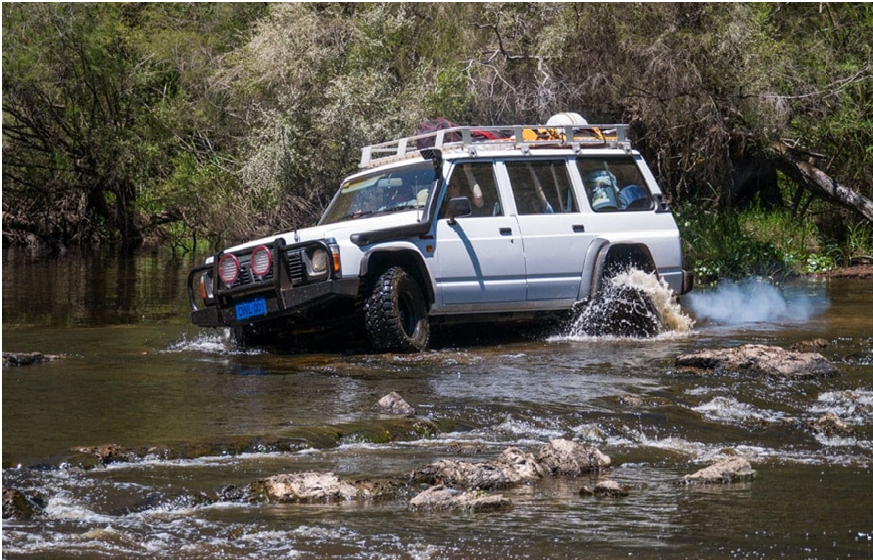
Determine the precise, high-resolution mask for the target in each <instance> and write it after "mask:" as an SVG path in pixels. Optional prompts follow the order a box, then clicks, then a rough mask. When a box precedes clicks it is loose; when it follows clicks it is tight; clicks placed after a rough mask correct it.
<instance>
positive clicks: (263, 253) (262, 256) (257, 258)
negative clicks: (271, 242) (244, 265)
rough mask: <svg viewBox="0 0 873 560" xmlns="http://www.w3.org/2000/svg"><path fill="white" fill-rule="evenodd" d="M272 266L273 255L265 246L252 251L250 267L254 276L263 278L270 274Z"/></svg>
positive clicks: (259, 246)
mask: <svg viewBox="0 0 873 560" xmlns="http://www.w3.org/2000/svg"><path fill="white" fill-rule="evenodd" d="M272 265H273V255H272V254H271V253H270V250H269V249H267V247H266V246H265V245H258V246H257V247H255V249H254V250H253V251H252V257H251V266H252V272H253V273H254V274H255V276H264V275H265V274H267V273H268V272H270V267H271V266H272Z"/></svg>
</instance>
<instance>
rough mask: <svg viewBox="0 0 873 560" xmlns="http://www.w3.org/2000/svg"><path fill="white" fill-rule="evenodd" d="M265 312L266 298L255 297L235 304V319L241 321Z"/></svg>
mask: <svg viewBox="0 0 873 560" xmlns="http://www.w3.org/2000/svg"><path fill="white" fill-rule="evenodd" d="M266 314H267V300H266V299H264V298H256V299H253V300H249V301H244V302H242V303H238V304H236V320H237V321H243V320H245V319H248V318H250V317H257V316H258V315H266Z"/></svg>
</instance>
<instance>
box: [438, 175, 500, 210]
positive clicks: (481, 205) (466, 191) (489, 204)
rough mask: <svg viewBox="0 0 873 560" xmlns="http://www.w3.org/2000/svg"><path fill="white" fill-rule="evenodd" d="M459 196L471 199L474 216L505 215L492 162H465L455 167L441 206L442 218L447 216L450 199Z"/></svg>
mask: <svg viewBox="0 0 873 560" xmlns="http://www.w3.org/2000/svg"><path fill="white" fill-rule="evenodd" d="M459 196H466V197H467V198H469V199H470V205H471V206H472V207H473V216H502V215H503V205H502V204H500V196H499V195H498V193H497V179H496V178H495V176H494V166H493V165H491V162H473V163H465V164H462V165H458V166H456V167H455V168H454V170H453V171H452V176H451V177H450V178H449V186H448V189H447V191H446V196H445V197H444V198H443V203H442V206H441V207H440V211H439V217H440V218H444V217H445V215H446V207H447V206H448V202H449V200H450V199H452V198H457V197H459Z"/></svg>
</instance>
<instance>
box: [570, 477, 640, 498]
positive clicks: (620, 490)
mask: <svg viewBox="0 0 873 560" xmlns="http://www.w3.org/2000/svg"><path fill="white" fill-rule="evenodd" d="M629 493H630V492H629V487H627V486H622V485H621V484H619V483H618V482H616V481H614V480H608V479H607V480H598V481H597V482H596V483H594V484H586V485H585V486H583V487H582V490H580V491H579V494H580V495H581V496H597V497H598V498H622V497H624V496H627V495H628V494H629Z"/></svg>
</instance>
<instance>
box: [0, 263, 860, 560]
mask: <svg viewBox="0 0 873 560" xmlns="http://www.w3.org/2000/svg"><path fill="white" fill-rule="evenodd" d="M191 264H192V263H191V261H186V260H184V259H172V258H170V257H167V256H148V255H142V256H138V257H135V258H116V257H106V256H103V257H98V256H94V257H79V256H68V257H64V258H61V259H41V260H35V261H31V260H28V259H26V258H24V257H23V256H22V255H16V254H10V253H4V256H3V336H2V343H3V350H4V351H5V352H10V351H14V352H29V351H39V352H43V353H46V354H60V355H64V356H65V358H64V359H62V360H59V361H53V362H49V363H43V364H37V365H33V366H27V367H19V368H8V367H7V368H3V372H2V375H3V487H4V489H16V490H18V491H21V492H24V493H28V494H33V495H36V496H38V497H39V499H41V500H43V502H44V503H43V505H44V506H45V507H44V511H42V512H41V513H40V514H38V515H36V516H34V517H33V518H31V519H27V520H19V519H4V521H3V539H2V546H3V557H4V558H7V557H8V558H58V557H81V558H427V559H430V558H433V559H436V558H580V557H600V558H628V557H638V558H869V557H873V474H871V467H873V285H871V282H870V281H869V280H821V279H819V280H816V279H804V280H798V281H794V282H792V283H789V284H784V285H778V286H774V285H772V284H769V283H761V282H749V283H744V284H740V285H734V286H723V287H722V288H721V289H719V290H715V289H709V290H700V291H698V292H696V293H695V294H694V297H693V298H686V300H685V301H683V302H682V303H683V305H682V309H681V311H682V312H683V313H685V314H687V315H688V316H689V318H691V319H693V320H694V321H695V325H694V327H693V328H692V329H691V330H689V331H686V332H682V329H678V330H673V331H670V332H667V333H664V334H663V335H661V336H659V337H658V338H657V339H654V340H645V341H641V340H622V339H597V338H585V337H571V336H566V335H564V334H562V333H560V332H556V333H552V334H551V335H549V336H546V337H541V338H531V337H530V336H527V335H521V334H520V335H518V336H513V335H512V333H505V334H504V335H501V336H500V337H495V338H493V339H490V340H487V341H484V342H481V343H476V344H471V343H465V340H467V339H457V340H454V341H449V342H448V343H445V344H443V345H441V346H440V347H438V348H435V349H434V350H433V351H430V352H427V353H424V354H421V355H415V356H397V355H360V354H358V355H347V356H344V355H337V354H305V355H301V354H297V355H295V354H282V353H280V352H275V351H273V352H266V351H257V350H241V349H239V348H236V347H234V346H233V345H232V344H231V343H230V342H229V341H228V340H227V338H226V334H225V333H224V332H223V331H211V330H200V329H197V328H194V327H192V326H190V324H189V321H188V312H187V303H186V301H185V293H184V292H185V290H184V278H185V275H186V274H187V270H188V269H189V267H190V266H191ZM726 310H727V311H726ZM731 310H733V312H731ZM568 332H570V331H568ZM338 336H341V333H340V334H339V335H338ZM811 339H824V340H826V341H827V342H828V346H827V347H825V348H823V349H822V350H821V353H822V354H823V355H824V356H825V357H827V358H829V359H830V360H832V361H833V362H834V363H835V365H836V366H837V368H838V369H839V370H840V372H841V375H839V376H838V377H833V378H827V379H815V380H804V381H784V380H775V379H766V378H750V377H748V376H744V375H718V376H699V375H691V374H689V373H683V372H680V371H677V370H676V369H675V368H674V366H673V364H674V361H675V358H676V356H677V355H679V354H682V353H685V352H688V351H693V350H696V349H700V348H716V347H725V346H735V345H738V344H743V343H750V342H751V343H760V344H771V345H777V346H781V347H785V348H788V347H789V346H790V345H792V344H794V343H797V342H800V341H805V340H811ZM391 391H396V392H397V393H399V394H400V395H401V396H402V397H403V398H404V399H405V400H406V401H408V402H409V403H410V404H411V405H412V406H413V407H414V408H415V409H416V418H417V419H420V420H427V421H430V422H432V423H433V424H432V425H435V426H437V427H438V428H439V432H438V433H437V435H436V436H434V437H420V436H415V435H414V434H412V435H407V436H406V437H401V438H393V439H392V440H391V441H388V442H379V441H377V440H378V438H373V437H372V434H373V433H376V432H378V431H379V429H381V428H380V427H382V426H387V425H388V424H390V423H391V422H394V421H396V420H397V419H396V418H392V417H388V416H386V415H383V414H381V413H380V412H379V410H378V409H377V407H376V402H377V401H378V400H379V398H380V397H382V396H384V395H386V394H387V393H389V392H391ZM828 413H831V414H833V415H835V416H836V417H837V418H838V419H839V420H840V421H841V422H843V423H844V424H845V426H846V427H845V428H844V429H841V430H838V431H835V432H828V433H825V432H822V433H819V432H816V431H814V430H811V429H810V428H809V427H808V424H810V423H812V422H814V421H816V420H817V419H819V418H821V417H822V416H823V415H825V414H828ZM325 434H328V435H329V437H328V436H326V435H325ZM555 438H568V439H573V440H575V441H578V442H582V443H587V444H591V445H595V446H597V447H598V448H599V449H601V451H603V452H604V453H606V454H607V455H609V456H610V457H611V458H612V462H613V467H612V468H611V469H610V470H609V471H608V472H607V473H604V474H602V475H601V476H608V477H609V478H611V479H613V480H615V481H616V482H619V483H621V484H624V485H628V486H629V487H630V488H631V492H630V495H629V496H627V497H624V498H617V499H597V498H589V497H583V496H581V495H580V494H579V490H580V489H581V488H582V487H583V486H584V485H585V484H588V483H590V482H591V481H592V479H590V478H589V477H583V478H549V479H545V480H543V481H540V482H537V483H535V484H531V485H525V486H521V487H517V488H512V489H509V490H502V491H500V493H502V494H503V495H504V496H505V497H507V498H508V499H510V500H511V502H512V508H511V509H510V510H509V511H504V512H499V513H457V512H456V513H439V514H422V513H414V512H412V511H410V509H409V508H408V500H409V499H410V498H411V497H412V496H414V495H415V494H416V493H417V492H418V491H419V490H421V488H418V487H413V486H410V487H409V488H408V491H407V492H405V493H403V492H402V493H401V494H400V495H399V496H398V497H397V499H394V500H388V501H382V502H375V503H355V502H348V503H341V504H328V505H323V504H322V505H300V504H296V505H295V504H281V505H267V504H259V503H258V504H253V503H248V502H244V501H240V500H235V499H232V498H230V497H228V496H229V494H228V493H227V492H226V490H227V489H228V487H237V488H242V487H245V485H247V484H248V483H250V482H252V481H254V480H257V479H260V478H264V477H267V476H271V475H274V474H279V473H298V472H309V471H317V472H328V471H330V472H334V473H336V474H337V475H338V476H340V477H341V478H345V479H350V480H356V479H362V478H377V479H389V480H394V481H399V482H404V481H406V480H408V475H409V473H411V472H412V471H413V470H414V469H417V468H420V467H423V466H425V465H427V464H429V463H431V462H434V461H436V460H438V459H444V458H453V459H460V460H466V461H481V460H487V459H493V458H495V457H496V456H497V455H499V453H500V452H501V451H502V450H503V449H505V448H506V447H508V446H518V447H520V448H522V449H524V450H526V451H535V450H536V449H537V448H538V447H539V446H541V445H543V444H544V443H547V442H548V441H550V440H552V439H555ZM277 441H286V442H287V441H299V442H304V443H305V445H304V444H301V445H299V446H297V447H295V448H294V449H293V450H290V451H287V450H286V451H277V450H276V448H275V446H274V445H273V442H277ZM386 441H387V440H386ZM239 442H244V444H245V445H242V446H241V444H240V443H239ZM252 442H255V443H254V444H253V443H252ZM257 442H263V445H261V446H260V447H259V445H258V444H257ZM109 443H112V444H116V445H118V446H121V447H123V448H127V449H138V450H146V451H144V452H143V453H142V454H140V455H138V456H137V458H136V459H135V460H134V461H129V462H115V463H111V464H109V465H107V466H103V467H97V468H93V469H87V470H85V469H82V468H79V467H74V466H70V465H69V464H68V463H67V462H66V461H67V460H68V458H69V457H70V455H71V451H70V449H71V448H73V447H78V446H95V445H102V444H109ZM150 448H151V449H154V450H155V451H154V452H153V453H151V454H149V453H148V452H147V450H148V449H150ZM240 450H242V452H239V451H240ZM734 456H740V457H745V458H748V459H749V460H750V461H751V463H752V465H753V468H754V469H755V470H756V471H757V473H758V476H757V477H756V478H755V479H754V480H753V481H751V482H744V483H738V484H730V485H718V486H702V487H692V486H679V485H676V484H674V482H675V481H676V480H677V479H678V478H680V477H682V476H684V475H686V474H690V473H692V472H695V471H696V470H698V469H700V468H702V467H704V466H707V465H709V464H711V463H712V462H713V461H715V460H718V459H721V458H725V457H734Z"/></svg>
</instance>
